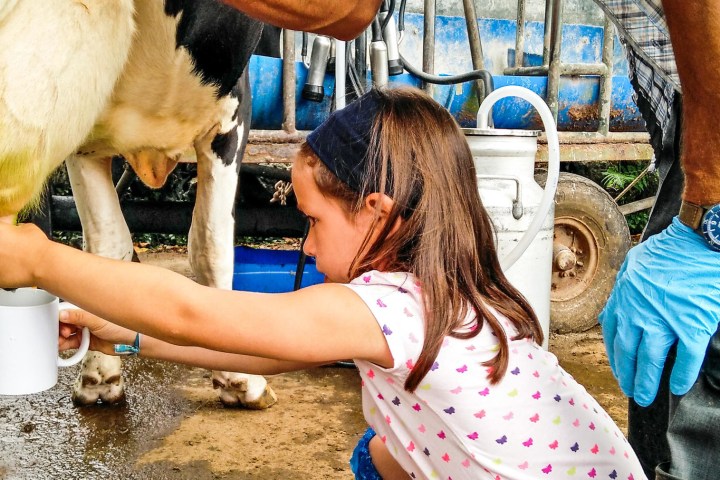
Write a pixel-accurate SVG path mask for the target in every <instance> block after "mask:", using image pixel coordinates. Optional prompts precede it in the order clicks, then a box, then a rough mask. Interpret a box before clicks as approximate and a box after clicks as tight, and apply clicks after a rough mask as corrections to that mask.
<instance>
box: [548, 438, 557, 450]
mask: <svg viewBox="0 0 720 480" xmlns="http://www.w3.org/2000/svg"><path fill="white" fill-rule="evenodd" d="M548 447H550V448H551V449H552V450H555V449H556V448H558V441H557V440H555V441H553V442H552V443H551V444H550V445H548Z"/></svg>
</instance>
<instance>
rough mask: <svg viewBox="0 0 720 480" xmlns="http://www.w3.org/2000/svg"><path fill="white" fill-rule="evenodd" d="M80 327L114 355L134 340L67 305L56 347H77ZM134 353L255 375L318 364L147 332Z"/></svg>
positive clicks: (129, 334) (96, 347)
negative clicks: (210, 346)
mask: <svg viewBox="0 0 720 480" xmlns="http://www.w3.org/2000/svg"><path fill="white" fill-rule="evenodd" d="M82 327H88V328H89V329H90V332H91V336H90V350H93V351H97V352H102V353H105V354H108V355H114V354H115V352H114V348H113V347H114V345H116V344H126V345H130V344H133V343H134V342H135V335H136V332H134V331H132V330H129V329H127V328H125V327H120V326H118V325H115V324H113V323H110V322H108V321H106V320H103V319H102V318H100V317H98V316H96V315H93V314H91V313H89V312H86V311H85V310H80V309H68V310H63V311H61V312H60V332H59V333H60V334H59V337H58V347H59V349H60V351H65V350H72V349H77V348H79V347H80V339H81V335H80V332H81V330H82ZM138 355H139V356H140V357H143V358H152V359H154V360H166V361H170V362H174V363H182V364H185V365H192V366H195V367H201V368H207V369H209V370H222V371H228V372H245V373H253V374H259V375H274V374H278V373H284V372H290V371H294V370H302V369H305V368H311V367H316V366H319V365H318V364H309V363H304V362H292V361H286V360H275V359H272V358H262V357H253V356H250V355H241V354H237V353H226V352H218V351H216V350H209V349H207V348H201V347H190V346H180V345H173V344H171V343H167V342H164V341H162V340H158V339H157V338H152V337H150V336H148V335H143V336H142V337H141V338H140V352H139V353H138Z"/></svg>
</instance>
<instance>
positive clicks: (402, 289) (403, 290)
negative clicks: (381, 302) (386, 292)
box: [398, 287, 408, 293]
mask: <svg viewBox="0 0 720 480" xmlns="http://www.w3.org/2000/svg"><path fill="white" fill-rule="evenodd" d="M398 292H400V293H408V291H407V290H405V289H404V288H403V287H398Z"/></svg>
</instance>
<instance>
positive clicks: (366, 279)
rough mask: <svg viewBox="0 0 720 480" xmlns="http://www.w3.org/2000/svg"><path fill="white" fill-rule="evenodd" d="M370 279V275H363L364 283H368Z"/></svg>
mask: <svg viewBox="0 0 720 480" xmlns="http://www.w3.org/2000/svg"><path fill="white" fill-rule="evenodd" d="M371 278H372V277H371V276H370V275H365V276H364V277H363V281H364V282H365V283H370V279H371Z"/></svg>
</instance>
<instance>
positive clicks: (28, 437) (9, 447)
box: [0, 359, 209, 480]
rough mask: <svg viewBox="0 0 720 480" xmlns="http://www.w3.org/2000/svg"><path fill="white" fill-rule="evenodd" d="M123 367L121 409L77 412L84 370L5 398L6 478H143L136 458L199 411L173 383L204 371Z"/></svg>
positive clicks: (1, 403)
mask: <svg viewBox="0 0 720 480" xmlns="http://www.w3.org/2000/svg"><path fill="white" fill-rule="evenodd" d="M124 365H125V379H126V382H127V384H126V395H127V399H128V401H127V403H126V404H123V405H118V406H94V407H83V408H76V407H74V406H73V404H72V401H71V399H70V395H71V385H72V384H73V382H74V379H75V376H76V375H77V372H78V368H79V367H76V368H64V369H61V371H60V375H59V379H58V384H57V385H56V386H55V387H53V388H52V389H50V390H48V391H46V392H42V393H39V394H35V395H27V396H18V397H10V396H0V478H3V479H8V480H16V479H17V480H20V479H37V480H44V479H48V480H49V479H57V478H83V479H91V478H104V479H107V478H126V479H131V478H138V477H137V475H138V473H137V471H133V466H134V464H135V460H136V459H137V457H138V456H139V455H140V454H141V453H142V452H143V451H145V450H148V449H149V448H152V447H153V446H154V445H156V444H158V443H159V442H160V440H161V439H162V438H163V436H164V435H165V434H166V433H167V432H168V431H170V430H171V429H173V428H175V427H176V426H177V425H178V424H179V422H180V420H181V419H182V418H183V416H184V415H186V414H188V413H190V412H191V411H192V409H193V408H194V405H193V404H192V402H191V401H189V400H187V399H186V398H185V397H184V396H183V395H181V394H180V393H179V392H178V391H177V390H176V389H175V387H174V385H176V384H177V383H179V382H182V381H184V380H185V379H187V378H188V377H198V376H202V375H203V371H201V370H198V369H192V368H189V367H184V366H181V365H174V364H166V363H162V362H150V361H144V360H141V359H129V360H127V361H126V362H125V364H124ZM206 381H208V382H209V380H206ZM139 396H142V401H138V400H139V399H138V397H139ZM136 399H138V400H136ZM134 400H135V401H134ZM154 478H158V477H154Z"/></svg>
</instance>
